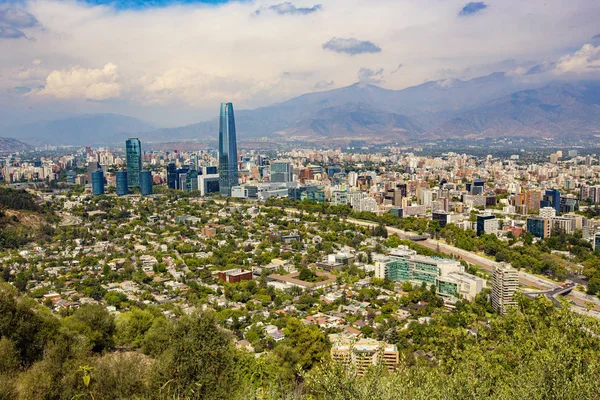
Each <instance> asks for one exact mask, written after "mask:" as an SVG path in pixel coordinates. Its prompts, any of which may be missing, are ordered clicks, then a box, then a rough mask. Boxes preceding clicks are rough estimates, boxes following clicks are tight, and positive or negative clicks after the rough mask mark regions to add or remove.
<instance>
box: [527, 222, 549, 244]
mask: <svg viewBox="0 0 600 400" xmlns="http://www.w3.org/2000/svg"><path fill="white" fill-rule="evenodd" d="M527 232H529V233H531V234H532V235H533V236H535V237H537V238H542V239H545V238H548V237H550V235H551V234H552V224H551V223H550V220H549V219H547V218H542V217H529V218H527Z"/></svg>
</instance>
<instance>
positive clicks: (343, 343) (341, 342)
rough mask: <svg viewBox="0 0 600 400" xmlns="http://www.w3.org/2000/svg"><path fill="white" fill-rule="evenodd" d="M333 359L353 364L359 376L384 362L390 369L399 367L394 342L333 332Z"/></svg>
mask: <svg viewBox="0 0 600 400" xmlns="http://www.w3.org/2000/svg"><path fill="white" fill-rule="evenodd" d="M329 340H330V341H331V343H332V344H333V345H332V346H331V359H332V360H333V361H336V362H339V363H341V364H344V365H353V366H354V367H355V368H356V373H357V374H358V375H359V376H362V375H364V374H365V373H366V372H367V370H368V369H369V367H373V366H375V365H379V364H383V365H384V366H385V367H386V368H387V369H388V371H395V370H396V368H398V363H399V360H400V358H399V354H398V348H397V347H396V345H394V344H388V343H385V342H380V341H378V340H375V339H368V338H352V337H349V336H348V335H344V334H335V333H334V334H331V335H329Z"/></svg>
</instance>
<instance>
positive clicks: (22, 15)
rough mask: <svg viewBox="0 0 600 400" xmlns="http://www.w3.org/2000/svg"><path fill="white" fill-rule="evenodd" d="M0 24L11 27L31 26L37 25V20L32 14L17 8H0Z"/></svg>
mask: <svg viewBox="0 0 600 400" xmlns="http://www.w3.org/2000/svg"><path fill="white" fill-rule="evenodd" d="M0 24H4V25H8V26H12V27H13V28H32V27H34V26H37V25H38V24H39V23H38V20H37V18H36V17H34V16H33V15H32V14H30V13H28V12H27V11H25V10H22V9H19V8H6V9H3V10H2V9H0Z"/></svg>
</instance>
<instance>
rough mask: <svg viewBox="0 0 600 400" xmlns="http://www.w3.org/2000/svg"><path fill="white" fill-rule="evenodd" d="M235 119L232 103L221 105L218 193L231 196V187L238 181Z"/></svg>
mask: <svg viewBox="0 0 600 400" xmlns="http://www.w3.org/2000/svg"><path fill="white" fill-rule="evenodd" d="M236 140H237V139H236V134H235V117H234V115H233V104H232V103H221V115H220V119H219V179H220V181H219V191H220V192H221V194H222V195H223V196H231V187H232V186H237V185H238V183H239V182H238V181H239V176H238V163H237V142H236Z"/></svg>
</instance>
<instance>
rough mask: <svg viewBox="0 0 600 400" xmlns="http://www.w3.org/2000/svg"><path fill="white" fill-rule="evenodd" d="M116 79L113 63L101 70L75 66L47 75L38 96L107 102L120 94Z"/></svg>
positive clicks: (115, 69) (119, 86)
mask: <svg viewBox="0 0 600 400" xmlns="http://www.w3.org/2000/svg"><path fill="white" fill-rule="evenodd" d="M117 78H118V74H117V66H116V65H115V64H113V63H107V64H106V65H104V67H103V68H102V69H89V68H82V67H80V66H76V67H73V68H71V69H69V70H61V71H57V70H55V71H52V72H51V73H50V74H49V75H48V77H47V78H46V83H45V86H44V89H42V90H41V91H39V92H38V94H40V95H50V96H54V97H56V98H58V99H84V100H107V99H111V98H116V97H119V95H120V94H121V85H120V84H119V83H118V82H117Z"/></svg>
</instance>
